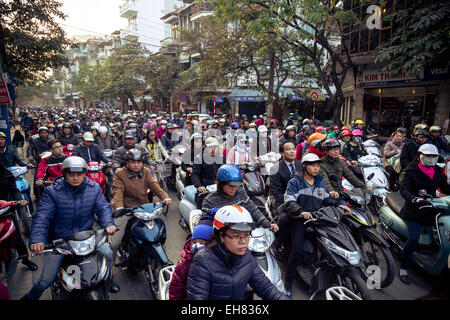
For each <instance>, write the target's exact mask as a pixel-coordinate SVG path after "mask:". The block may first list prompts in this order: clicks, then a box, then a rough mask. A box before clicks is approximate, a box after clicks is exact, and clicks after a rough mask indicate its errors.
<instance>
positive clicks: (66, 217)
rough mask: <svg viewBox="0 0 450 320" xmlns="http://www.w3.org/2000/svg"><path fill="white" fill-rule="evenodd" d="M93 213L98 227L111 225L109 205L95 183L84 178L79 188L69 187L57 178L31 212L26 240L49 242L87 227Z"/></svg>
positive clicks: (92, 220) (89, 224) (92, 219)
mask: <svg viewBox="0 0 450 320" xmlns="http://www.w3.org/2000/svg"><path fill="white" fill-rule="evenodd" d="M94 212H95V214H96V216H97V217H98V222H99V224H100V226H101V227H102V228H106V227H110V226H114V220H113V218H112V210H111V206H110V205H109V203H108V202H106V200H105V197H104V196H103V194H102V189H101V187H100V185H99V184H96V183H94V182H92V181H91V180H90V179H89V178H87V177H85V178H84V181H83V183H82V184H81V185H80V186H79V187H73V186H71V185H70V184H68V183H67V182H66V181H65V180H64V178H63V177H60V178H57V179H55V180H53V186H51V187H48V188H46V189H45V192H44V195H43V197H42V199H41V201H40V202H39V206H38V207H37V209H36V212H35V213H34V214H33V223H32V225H31V234H30V241H29V243H30V245H31V244H33V243H40V242H43V243H49V242H50V241H52V240H54V239H60V238H64V237H67V236H70V235H72V234H74V233H77V232H81V231H85V230H90V229H92V228H93V225H94V222H95V221H94Z"/></svg>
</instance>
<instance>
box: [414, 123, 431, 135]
mask: <svg viewBox="0 0 450 320" xmlns="http://www.w3.org/2000/svg"><path fill="white" fill-rule="evenodd" d="M419 129H422V130H425V131H427V129H428V126H427V125H426V124H424V123H419V124H416V125H415V126H414V129H413V135H414V136H416V135H417V133H416V131H417V130H419Z"/></svg>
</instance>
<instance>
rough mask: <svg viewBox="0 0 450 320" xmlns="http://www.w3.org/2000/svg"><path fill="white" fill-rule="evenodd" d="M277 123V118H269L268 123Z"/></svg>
mask: <svg viewBox="0 0 450 320" xmlns="http://www.w3.org/2000/svg"><path fill="white" fill-rule="evenodd" d="M274 123H275V124H277V123H278V120H277V119H272V120H270V124H274Z"/></svg>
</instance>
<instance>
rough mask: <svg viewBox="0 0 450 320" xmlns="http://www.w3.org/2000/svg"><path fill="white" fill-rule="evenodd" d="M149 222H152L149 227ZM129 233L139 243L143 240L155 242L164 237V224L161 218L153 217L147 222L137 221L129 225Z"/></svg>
mask: <svg viewBox="0 0 450 320" xmlns="http://www.w3.org/2000/svg"><path fill="white" fill-rule="evenodd" d="M151 223H153V226H152V228H151V229H150V228H149V226H151ZM131 234H132V236H133V237H134V239H135V240H136V242H137V243H138V244H139V245H140V244H142V243H143V242H149V243H155V242H158V241H160V239H161V238H164V237H165V235H166V225H165V224H164V222H163V221H162V220H161V219H155V220H152V221H150V222H149V223H144V222H143V221H137V222H136V223H135V224H133V226H132V227H131Z"/></svg>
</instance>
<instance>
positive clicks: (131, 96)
mask: <svg viewBox="0 0 450 320" xmlns="http://www.w3.org/2000/svg"><path fill="white" fill-rule="evenodd" d="M126 94H127V96H128V98H129V99H130V100H131V104H132V105H133V109H134V110H139V107H138V105H137V104H136V101H135V100H134V96H133V94H132V93H131V92H130V91H127V92H126Z"/></svg>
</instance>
